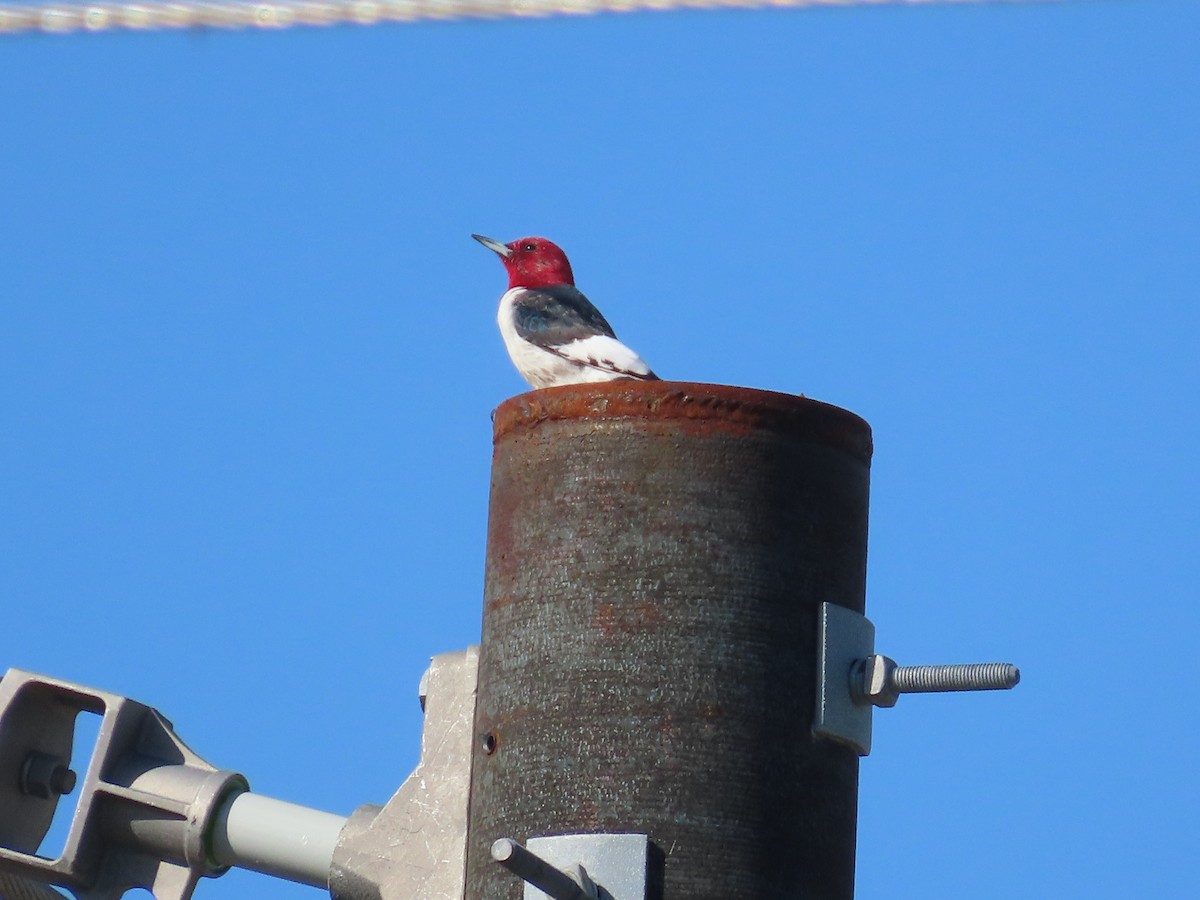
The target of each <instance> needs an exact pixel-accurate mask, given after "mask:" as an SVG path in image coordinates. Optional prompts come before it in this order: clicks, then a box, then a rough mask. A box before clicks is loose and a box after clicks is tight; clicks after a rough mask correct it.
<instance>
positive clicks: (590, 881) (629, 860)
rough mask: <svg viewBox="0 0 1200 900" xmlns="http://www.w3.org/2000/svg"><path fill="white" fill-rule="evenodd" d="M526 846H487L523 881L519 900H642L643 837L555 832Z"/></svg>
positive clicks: (646, 855)
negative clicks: (558, 833)
mask: <svg viewBox="0 0 1200 900" xmlns="http://www.w3.org/2000/svg"><path fill="white" fill-rule="evenodd" d="M528 844H529V847H528V848H526V847H522V846H521V845H520V844H518V843H517V842H516V841H514V840H512V839H511V838H500V839H499V840H498V841H496V842H495V843H493V844H492V859H494V860H495V861H496V862H498V863H500V865H502V866H504V868H506V869H508V870H509V871H510V872H512V873H513V874H514V875H516V876H518V877H519V878H521V879H522V880H523V881H524V882H525V896H524V900H546V898H550V900H646V880H647V875H646V867H647V863H648V861H649V847H650V839H649V837H648V836H647V835H644V834H560V835H554V836H551V837H535V838H530V839H529V841H528Z"/></svg>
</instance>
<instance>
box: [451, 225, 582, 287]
mask: <svg viewBox="0 0 1200 900" xmlns="http://www.w3.org/2000/svg"><path fill="white" fill-rule="evenodd" d="M472 237H473V238H475V240H477V241H479V243H481V244H483V246H485V247H487V248H488V249H489V250H493V251H495V252H496V254H497V255H498V256H499V257H500V261H501V262H502V263H504V268H505V270H507V272H508V286H509V287H510V288H517V287H523V288H541V287H550V286H551V285H554V284H570V285H573V284H575V275H574V273H573V272H572V271H571V264H570V263H569V262H567V254H565V253H563V252H562V250H561V249H560V248H559V246H558V245H557V244H556V243H554V242H553V241H549V240H547V239H546V238H543V237H523V238H519V239H517V240H515V241H510V242H509V243H507V244H501V243H500V242H499V241H494V240H492V239H491V238H487V237H483V236H482V235H478V234H475V235H472Z"/></svg>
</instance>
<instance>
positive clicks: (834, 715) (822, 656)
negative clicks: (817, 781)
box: [813, 603, 875, 756]
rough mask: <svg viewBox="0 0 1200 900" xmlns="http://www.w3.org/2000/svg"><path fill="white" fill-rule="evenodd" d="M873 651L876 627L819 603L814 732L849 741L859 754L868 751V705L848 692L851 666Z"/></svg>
mask: <svg viewBox="0 0 1200 900" xmlns="http://www.w3.org/2000/svg"><path fill="white" fill-rule="evenodd" d="M874 652H875V626H874V625H873V624H871V620H870V619H868V618H867V617H866V616H862V615H859V614H858V613H856V612H854V611H853V610H850V609H846V608H845V607H844V606H837V605H836V604H833V603H822V604H821V627H820V638H819V640H818V643H817V665H818V667H819V668H818V671H817V711H816V717H815V720H814V721H813V732H814V733H815V734H819V735H821V736H822V737H827V738H832V739H833V740H835V741H842V742H843V743H846V744H849V745H850V746H852V747H853V748H854V749H855V750H857V751H858V755H859V756H866V755H868V754H869V753H870V752H871V711H872V707H871V705H870V704H861V705H860V704H858V703H855V702H854V698H853V697H852V696H851V694H850V669H851V667H852V666H853V665H854V663H855V662H857V661H858V660H861V659H866V658H867V657H868V656H871V655H872V654H873V653H874Z"/></svg>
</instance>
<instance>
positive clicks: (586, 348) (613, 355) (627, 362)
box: [551, 334, 650, 381]
mask: <svg viewBox="0 0 1200 900" xmlns="http://www.w3.org/2000/svg"><path fill="white" fill-rule="evenodd" d="M551 352H553V353H556V354H558V355H559V356H561V357H562V358H563V359H566V360H569V361H571V362H573V363H575V364H576V365H579V366H587V367H589V368H591V369H596V370H598V372H597V374H600V375H609V376H611V377H616V378H628V377H630V376H632V377H634V378H645V377H646V376H647V375H649V374H650V367H649V366H648V365H646V363H645V362H644V361H643V360H642V358H641V357H640V356H638V355H637V354H636V353H634V352H633V351H632V350H630V349H629V348H628V347H626V346H625V345H624V344H622V343H621V342H620V341H618V340H617V339H616V338H612V337H609V336H608V335H607V334H594V335H592V336H591V337H586V338H583V339H582V340H578V341H571V343H569V344H561V345H560V346H558V347H555V348H554V349H553V350H552V351H551ZM580 380H581V381H582V380H585V379H582V378H581V379H580ZM586 380H596V381H603V380H606V379H604V378H598V379H586Z"/></svg>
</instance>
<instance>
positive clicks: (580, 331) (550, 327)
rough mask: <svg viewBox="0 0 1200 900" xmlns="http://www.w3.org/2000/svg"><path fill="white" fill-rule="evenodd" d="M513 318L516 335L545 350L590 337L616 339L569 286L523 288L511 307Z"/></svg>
mask: <svg viewBox="0 0 1200 900" xmlns="http://www.w3.org/2000/svg"><path fill="white" fill-rule="evenodd" d="M513 318H514V324H515V326H516V329H517V334H519V335H520V336H521V337H523V338H524V339H525V340H527V341H529V342H530V343H532V344H537V345H538V346H539V347H544V348H546V349H547V350H549V349H551V348H553V347H560V346H562V345H563V344H569V343H570V342H571V341H578V340H581V339H582V338H586V337H591V336H592V335H594V334H606V335H608V336H609V337H611V338H615V337H616V335H615V334H613V330H612V326H611V325H609V324H608V321H607V320H606V319H605V318H604V316H602V315H601V314H600V310H598V309H596V307H594V306H592V301H590V300H588V298H587V297H585V296H583V294H582V293H581V292H580V291H579V290H578V289H577V288H574V287H572V286H571V285H569V284H556V285H553V286H552V287H544V288H536V289H531V288H526V289H525V290H524V291H523V292H522V293H521V296H520V297H519V298H518V299H517V301H516V303H515V304H514V308H513Z"/></svg>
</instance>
